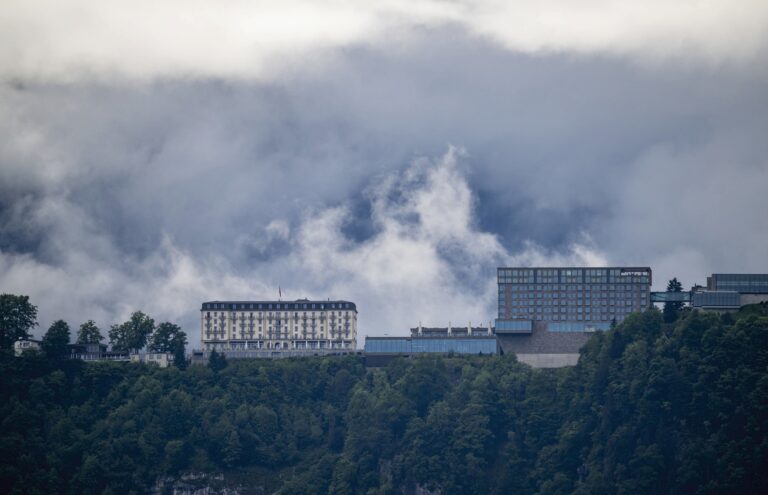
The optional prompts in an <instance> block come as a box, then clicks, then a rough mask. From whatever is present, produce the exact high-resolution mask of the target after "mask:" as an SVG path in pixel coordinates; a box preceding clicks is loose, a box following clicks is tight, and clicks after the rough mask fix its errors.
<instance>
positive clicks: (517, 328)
mask: <svg viewBox="0 0 768 495" xmlns="http://www.w3.org/2000/svg"><path fill="white" fill-rule="evenodd" d="M532 331H533V322H532V321H531V320H496V333H531V332H532Z"/></svg>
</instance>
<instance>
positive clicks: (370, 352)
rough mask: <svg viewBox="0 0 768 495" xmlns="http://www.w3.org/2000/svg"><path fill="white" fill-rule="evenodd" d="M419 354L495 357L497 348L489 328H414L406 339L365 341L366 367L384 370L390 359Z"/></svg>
mask: <svg viewBox="0 0 768 495" xmlns="http://www.w3.org/2000/svg"><path fill="white" fill-rule="evenodd" d="M419 354H474V355H486V356H489V355H494V354H499V344H498V341H497V340H496V336H495V335H494V333H493V328H492V327H491V326H490V325H489V326H488V327H473V326H472V325H471V324H469V325H467V326H466V327H452V326H450V325H449V326H447V327H440V328H435V327H422V326H419V327H415V328H411V335H410V336H409V337H372V336H366V338H365V364H366V366H374V367H375V366H384V365H386V364H387V363H389V362H390V361H391V360H392V359H394V358H396V357H401V356H405V357H408V356H415V355H419Z"/></svg>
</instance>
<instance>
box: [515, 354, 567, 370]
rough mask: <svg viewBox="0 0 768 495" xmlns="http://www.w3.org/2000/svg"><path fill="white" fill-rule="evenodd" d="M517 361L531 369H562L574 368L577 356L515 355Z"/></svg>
mask: <svg viewBox="0 0 768 495" xmlns="http://www.w3.org/2000/svg"><path fill="white" fill-rule="evenodd" d="M516 356H517V360H518V361H520V362H521V363H524V364H527V365H528V366H530V367H532V368H562V367H563V366H575V365H576V363H578V362H579V355H578V354H516Z"/></svg>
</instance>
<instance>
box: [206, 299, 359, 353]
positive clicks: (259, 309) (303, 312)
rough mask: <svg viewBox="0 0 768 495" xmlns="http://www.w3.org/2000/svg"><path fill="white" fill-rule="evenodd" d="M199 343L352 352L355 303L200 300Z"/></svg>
mask: <svg viewBox="0 0 768 495" xmlns="http://www.w3.org/2000/svg"><path fill="white" fill-rule="evenodd" d="M200 342H201V343H202V346H203V350H204V351H211V350H216V351H248V350H261V349H266V350H280V351H294V350H307V351H314V350H349V351H353V350H354V349H355V348H356V347H357V307H356V306H355V303H353V302H350V301H339V300H337V301H331V300H328V301H310V300H309V299H298V300H296V301H209V302H204V303H203V305H202V308H201V309H200ZM227 355H229V354H227Z"/></svg>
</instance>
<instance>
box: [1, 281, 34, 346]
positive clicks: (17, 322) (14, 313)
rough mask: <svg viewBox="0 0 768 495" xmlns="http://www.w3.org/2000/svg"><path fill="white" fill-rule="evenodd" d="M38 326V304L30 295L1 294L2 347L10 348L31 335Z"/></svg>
mask: <svg viewBox="0 0 768 495" xmlns="http://www.w3.org/2000/svg"><path fill="white" fill-rule="evenodd" d="M36 326H37V306H35V305H34V304H32V303H30V302H29V296H16V295H14V294H3V295H0V349H10V348H11V347H13V343H14V342H16V341H17V340H19V339H26V338H28V337H29V331H30V330H31V329H32V328H33V327H36Z"/></svg>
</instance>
